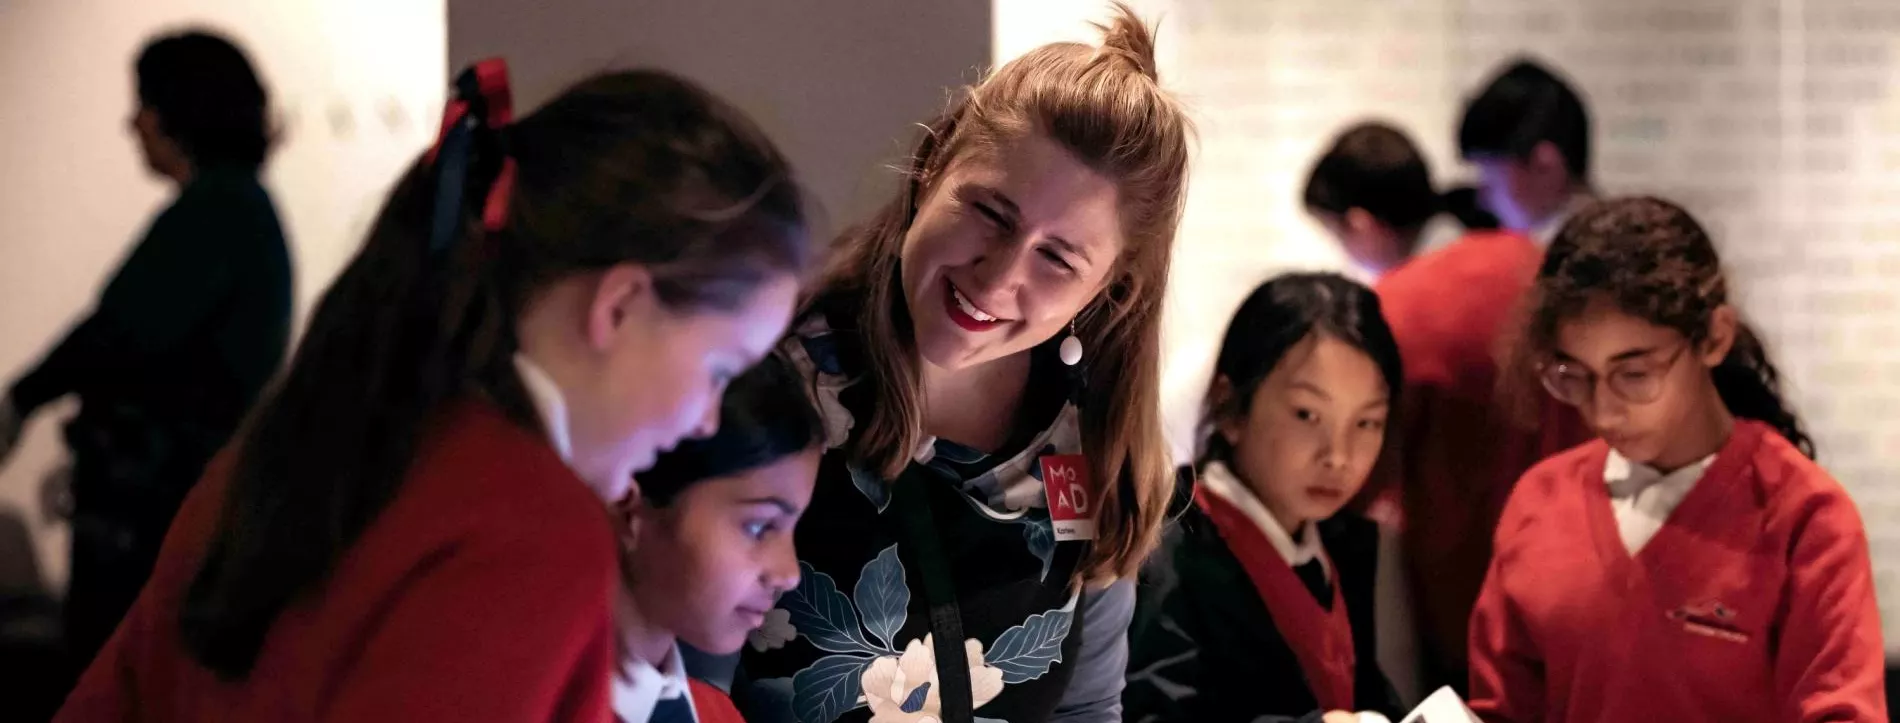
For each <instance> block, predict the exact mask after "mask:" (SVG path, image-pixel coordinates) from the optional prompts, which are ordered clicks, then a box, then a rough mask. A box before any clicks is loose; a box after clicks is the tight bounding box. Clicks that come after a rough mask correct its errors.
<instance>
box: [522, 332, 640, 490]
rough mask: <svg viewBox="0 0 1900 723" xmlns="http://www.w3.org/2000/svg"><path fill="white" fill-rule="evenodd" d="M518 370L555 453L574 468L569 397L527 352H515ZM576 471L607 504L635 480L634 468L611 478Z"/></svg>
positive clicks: (618, 472)
mask: <svg viewBox="0 0 1900 723" xmlns="http://www.w3.org/2000/svg"><path fill="white" fill-rule="evenodd" d="M514 362H515V373H516V374H517V375H518V376H520V377H521V386H522V388H524V389H526V390H527V392H528V401H529V402H531V403H533V404H534V411H535V413H536V414H537V415H539V416H540V417H541V426H542V427H543V428H544V429H545V430H546V431H547V435H548V444H550V445H553V447H554V453H555V454H558V455H560V457H561V461H562V462H566V463H567V466H568V468H569V469H574V438H573V435H572V432H571V430H570V428H569V426H568V424H569V423H568V415H567V397H566V396H565V395H563V394H562V393H561V387H560V386H559V385H557V384H555V383H554V377H552V376H549V375H548V373H547V370H545V369H542V368H541V366H540V365H539V364H536V363H534V360H532V359H529V358H528V356H527V355H526V354H516V355H515V359H514ZM574 473H575V474H576V475H579V476H580V477H581V481H582V482H585V483H587V487H588V489H591V490H593V491H594V494H595V495H598V496H599V497H600V498H601V500H602V501H604V502H606V503H608V504H616V503H619V502H620V500H621V498H623V497H625V496H626V494H627V490H628V488H629V487H631V486H632V484H633V470H631V469H628V470H620V471H616V472H614V473H612V474H610V475H609V478H608V479H604V480H599V479H588V478H587V476H586V475H584V474H581V471H580V470H579V469H574Z"/></svg>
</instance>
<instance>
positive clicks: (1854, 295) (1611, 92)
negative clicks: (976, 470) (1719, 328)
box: [996, 0, 1900, 650]
mask: <svg viewBox="0 0 1900 723" xmlns="http://www.w3.org/2000/svg"><path fill="white" fill-rule="evenodd" d="M996 5H997V20H998V23H999V28H998V30H997V37H998V38H999V42H998V48H997V52H998V56H999V57H1007V56H1008V55H1014V54H1015V53H1017V52H1021V50H1023V49H1026V48H1027V47H1029V46H1033V45H1034V44H1036V43H1038V42H1046V41H1047V40H1049V39H1056V38H1066V37H1074V35H1073V34H1074V33H1075V32H1078V31H1077V28H1079V27H1080V23H1081V21H1082V20H1083V19H1085V18H1091V17H1099V15H1100V13H1101V12H1102V10H1101V9H1100V5H1102V3H1096V2H1086V1H1083V0H1061V2H1053V3H1044V2H1037V0H996ZM1141 7H1142V9H1143V10H1144V14H1145V15H1152V14H1157V13H1158V14H1160V15H1161V16H1162V17H1163V18H1164V22H1163V27H1164V28H1165V29H1167V31H1168V32H1169V33H1171V36H1169V37H1164V38H1163V43H1164V45H1163V56H1164V62H1163V64H1162V66H1161V72H1162V79H1163V82H1164V83H1166V84H1169V85H1171V86H1172V87H1173V88H1174V89H1175V90H1176V91H1177V92H1179V93H1181V94H1182V95H1183V96H1184V97H1185V98H1186V100H1187V101H1188V103H1189V104H1190V106H1191V107H1192V108H1193V110H1194V112H1195V116H1196V121H1197V122H1198V123H1199V126H1200V130H1201V139H1200V148H1199V154H1198V156H1197V158H1196V166H1195V169H1194V175H1193V180H1192V187H1191V189H1190V199H1189V209H1188V216H1187V219H1186V220H1185V221H1184V226H1183V229H1182V236H1181V239H1180V242H1179V245H1178V246H1177V247H1176V255H1175V266H1174V278H1173V279H1172V282H1171V283H1170V288H1169V294H1170V296H1169V308H1168V311H1167V318H1166V325H1165V329H1164V334H1165V336H1166V337H1167V348H1168V349H1169V353H1170V358H1169V359H1167V360H1166V363H1165V364H1164V379H1163V392H1164V394H1165V395H1166V402H1167V404H1168V411H1169V416H1170V422H1171V424H1170V427H1171V430H1172V432H1173V433H1174V434H1175V436H1176V437H1177V442H1179V441H1181V440H1183V439H1185V438H1186V436H1187V435H1186V430H1187V428H1188V426H1189V425H1191V419H1192V415H1193V410H1194V406H1195V404H1196V402H1197V400H1198V397H1199V395H1200V394H1201V392H1202V391H1203V390H1204V389H1205V384H1206V379H1207V375H1208V369H1209V367H1210V366H1211V363H1212V362H1211V360H1212V357H1213V354H1214V353H1215V348H1214V347H1215V346H1216V345H1217V344H1218V341H1219V336H1220V334H1221V333H1222V332H1223V330H1224V328H1225V325H1226V323H1227V318H1228V316H1229V314H1231V312H1232V310H1233V309H1234V307H1235V306H1237V305H1238V303H1239V301H1240V300H1241V298H1242V297H1243V296H1244V295H1245V294H1246V293H1247V292H1248V291H1249V290H1250V289H1251V288H1252V286H1253V285H1254V284H1256V283H1257V282H1259V281H1262V280H1264V279H1266V278H1267V277H1269V276H1271V275H1272V274H1274V273H1278V272H1280V271H1285V270H1290V269H1299V268H1331V269H1339V268H1342V267H1343V259H1342V258H1341V257H1340V255H1339V252H1338V251H1337V250H1336V249H1335V248H1334V247H1333V245H1332V244H1331V243H1330V242H1328V241H1327V240H1326V239H1325V238H1323V237H1322V236H1321V232H1320V230H1319V229H1318V228H1317V227H1315V226H1314V225H1312V224H1311V223H1310V222H1309V221H1308V220H1307V219H1306V218H1304V217H1303V214H1302V213H1301V212H1300V209H1299V207H1298V193H1299V189H1300V187H1301V184H1302V183H1303V182H1304V179H1305V174H1306V173H1307V170H1308V169H1309V168H1310V164H1311V163H1312V160H1313V157H1314V155H1315V154H1317V153H1318V152H1319V151H1320V150H1321V149H1322V147H1323V144H1324V143H1325V142H1326V141H1327V140H1328V139H1329V138H1330V137H1331V136H1332V135H1333V134H1334V133H1336V132H1337V131H1338V130H1339V129H1340V128H1341V127H1343V126H1344V125H1345V124H1348V123H1350V122H1353V121H1356V120H1359V119H1363V118H1366V117H1368V116H1379V117H1383V118H1386V119H1388V120H1391V121H1393V122H1396V123H1398V124H1400V125H1401V126H1403V127H1405V128H1407V129H1408V130H1409V131H1410V132H1411V133H1412V134H1413V136H1414V138H1415V139H1416V140H1417V141H1418V142H1419V143H1420V145H1421V146H1423V148H1424V151H1425V153H1426V155H1427V156H1428V158H1429V160H1430V161H1431V163H1432V164H1433V167H1434V170H1435V172H1436V175H1437V176H1438V178H1439V180H1440V182H1441V183H1442V182H1448V181H1451V180H1453V179H1454V178H1456V177H1458V176H1460V175H1462V174H1465V173H1466V169H1464V168H1462V167H1460V166H1459V164H1458V163H1457V159H1456V149H1455V147H1454V144H1455V132H1456V125H1455V124H1456V123H1457V121H1458V117H1459V113H1460V111H1461V108H1462V102H1461V99H1462V98H1463V97H1464V96H1465V95H1467V94H1469V93H1471V92H1473V90H1474V89H1475V86H1476V85H1477V84H1478V83H1480V82H1482V81H1483V79H1484V78H1485V77H1487V76H1488V75H1489V74H1490V73H1491V72H1493V69H1494V67H1495V66H1496V65H1497V64H1499V63H1501V62H1502V61H1503V60H1505V59H1506V58H1507V57H1509V56H1512V55H1515V54H1518V53H1522V52H1531V53H1534V54H1536V55H1538V56H1541V57H1543V58H1545V59H1547V60H1548V61H1550V62H1551V63H1553V64H1554V65H1556V66H1557V67H1559V68H1561V69H1562V70H1564V71H1565V72H1567V73H1568V74H1569V75H1570V76H1572V77H1573V78H1574V79H1575V81H1576V82H1577V84H1578V85H1579V86H1580V87H1581V89H1582V91H1583V92H1584V94H1585V95H1586V96H1587V102H1588V104H1589V106H1590V108H1591V111H1592V113H1593V117H1594V121H1595V124H1596V126H1595V142H1596V144H1597V150H1596V161H1597V174H1596V175H1597V180H1598V181H1599V183H1600V185H1601V186H1603V188H1604V189H1605V190H1606V191H1608V192H1609V193H1612V194H1628V193H1655V194H1659V195H1663V196H1666V197H1669V198H1673V199H1676V200H1678V201H1680V202H1682V203H1684V204H1685V205H1686V206H1687V207H1688V208H1689V209H1690V210H1691V211H1693V212H1695V213H1696V214H1697V215H1698V216H1699V217H1700V218H1701V219H1702V220H1703V221H1704V222H1705V223H1706V224H1707V225H1708V226H1709V227H1710V228H1711V231H1712V232H1713V233H1715V234H1716V235H1717V239H1716V240H1717V243H1718V244H1719V245H1720V246H1721V250H1722V253H1723V256H1724V260H1725V261H1726V262H1727V263H1728V265H1729V270H1730V273H1731V275H1732V278H1733V280H1734V285H1735V287H1736V288H1737V289H1738V292H1739V294H1740V299H1741V305H1742V308H1743V311H1744V313H1745V314H1746V315H1747V316H1748V317H1749V318H1750V319H1751V320H1752V321H1753V322H1755V323H1756V324H1757V325H1758V326H1759V327H1760V328H1761V329H1762V330H1763V331H1764V332H1765V335H1766V336H1767V337H1768V340H1769V342H1770V344H1771V352H1772V353H1773V354H1774V355H1775V357H1776V359H1777V361H1778V362H1779V363H1780V365H1781V369H1782V371H1783V373H1784V375H1785V382H1786V383H1787V384H1788V385H1789V386H1790V387H1792V397H1793V399H1794V401H1795V404H1796V406H1797V407H1798V411H1799V412H1800V413H1801V414H1802V416H1803V417H1804V419H1805V420H1806V422H1807V423H1808V425H1809V431H1810V433H1812V434H1814V436H1815V437H1816V439H1817V441H1818V445H1819V447H1820V454H1821V460H1822V463H1823V464H1824V465H1825V466H1827V467H1828V468H1829V469H1830V470H1831V471H1832V472H1833V473H1834V474H1835V475H1836V476H1837V477H1838V478H1839V479H1840V480H1841V481H1842V483H1843V484H1845V485H1846V486H1847V488H1848V490H1849V492H1850V493H1851V494H1852V495H1853V496H1854V498H1855V500H1856V501H1857V502H1858V503H1859V505H1860V509H1861V513H1862V515H1863V517H1864V518H1865V520H1866V523H1867V528H1868V533H1869V536H1870V537H1871V540H1872V544H1873V550H1874V556H1875V568H1876V578H1877V580H1876V582H1877V584H1878V588H1879V594H1880V599H1881V601H1882V603H1883V607H1884V609H1885V614H1884V615H1883V618H1884V619H1885V620H1886V621H1887V636H1886V637H1887V640H1888V641H1889V649H1890V650H1900V526H1896V525H1894V524H1893V523H1894V522H1895V521H1897V520H1900V484H1897V483H1896V482H1895V480H1896V478H1900V415H1896V414H1895V413H1894V410H1895V409H1896V408H1900V180H1897V179H1900V175H1897V174H1896V172H1900V92H1896V90H1897V88H1896V84H1895V81H1894V80H1893V78H1895V77H1896V76H1895V71H1896V70H1897V69H1900V60H1897V58H1900V3H1895V2H1893V0H1671V1H1670V2H1667V3H1656V2H1653V1H1652V0H1589V1H1588V2H1586V1H1585V0H1273V1H1272V2H1262V1H1260V0H1152V1H1151V2H1147V3H1143V4H1142V5H1141ZM1005 25H1007V26H1005ZM1065 27H1066V29H1064V28H1065ZM1005 38H1006V39H1008V41H1007V42H1004V41H1003V39H1005ZM1170 41H1172V43H1171V44H1172V45H1173V48H1172V49H1169V44H1170Z"/></svg>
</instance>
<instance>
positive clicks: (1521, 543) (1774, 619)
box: [1471, 421, 1887, 723]
mask: <svg viewBox="0 0 1900 723" xmlns="http://www.w3.org/2000/svg"><path fill="white" fill-rule="evenodd" d="M1608 453H1609V447H1608V446H1606V445H1604V444H1603V443H1602V442H1592V443H1590V444H1589V445H1586V446H1584V447H1581V448H1578V449H1576V450H1574V451H1571V452H1566V453H1564V454H1562V455H1560V456H1557V457H1554V458H1552V459H1551V460H1549V461H1547V462H1545V463H1543V464H1540V465H1538V466H1537V468H1536V469H1533V470H1531V473H1530V474H1529V475H1526V476H1525V478H1524V481H1523V482H1521V483H1519V484H1518V486H1517V492H1516V494H1514V495H1512V496H1511V504H1510V506H1509V507H1508V508H1507V509H1506V510H1505V513H1504V520H1503V522H1502V523H1501V524H1500V525H1499V526H1498V541H1497V558H1496V559H1495V560H1494V561H1493V562H1492V566H1491V577H1490V579H1489V580H1487V581H1486V582H1485V586H1484V595H1483V597H1482V598H1480V599H1479V601H1478V608H1477V611H1476V612H1474V613H1473V614H1472V618H1471V620H1472V621H1471V628H1472V630H1471V709H1472V710H1473V711H1476V712H1477V713H1478V714H1479V715H1480V716H1482V717H1483V718H1484V719H1485V720H1486V721H1489V722H1491V723H1503V722H1506V721H1512V722H1515V721H1541V722H1544V723H1613V722H1614V723H1622V722H1623V721H1721V723H1757V722H1759V723H1821V722H1823V721H1827V722H1830V723H1835V722H1838V723H1847V722H1850V721H1851V722H1853V723H1876V722H1882V723H1884V721H1886V720H1887V702H1886V691H1885V688H1884V687H1883V686H1884V677H1885V661H1884V655H1883V651H1882V646H1881V642H1880V611H1879V609H1878V608H1877V607H1876V605H1875V604H1874V578H1873V570H1872V566H1871V564H1870V563H1869V562H1868V556H1867V535H1866V532H1865V531H1864V530H1863V529H1862V527H1861V521H1860V515H1859V514H1858V513H1857V512H1855V509H1854V503H1853V501H1852V500H1850V499H1848V497H1847V493H1846V491H1844V490H1842V489H1841V486H1840V485H1839V484H1838V483H1836V482H1835V481H1834V479H1833V478H1832V477H1830V476H1828V474H1827V472H1826V471H1824V470H1822V469H1821V468H1820V467H1819V466H1818V465H1816V464H1815V463H1814V462H1813V461H1810V460H1809V459H1808V458H1806V457H1803V456H1801V453H1800V452H1798V451H1796V450H1795V448H1794V446H1793V445H1790V444H1788V442H1787V441H1786V440H1783V439H1782V438H1781V436H1780V435H1778V434H1776V433H1775V432H1774V431H1772V430H1770V429H1769V428H1768V427H1766V426H1764V425H1762V424H1759V423H1756V422H1749V421H1738V422H1737V423H1736V425H1735V433H1734V435H1733V436H1731V437H1730V438H1729V441H1728V443H1727V444H1725V445H1724V446H1723V447H1722V451H1721V452H1720V453H1719V454H1717V456H1716V459H1715V462H1714V463H1713V464H1712V465H1710V467H1709V469H1708V471H1707V472H1706V473H1704V474H1703V476H1702V479H1701V480H1700V481H1698V482H1696V485H1695V487H1693V488H1691V489H1690V490H1689V494H1688V496H1686V497H1684V498H1683V499H1682V502H1681V504H1680V505H1679V506H1677V507H1676V509H1675V510H1674V511H1673V512H1671V513H1670V515H1669V517H1668V520H1667V522H1666V523H1665V524H1664V525H1663V527H1662V529H1661V530H1660V531H1658V532H1657V533H1656V536H1655V537H1654V538H1652V539H1650V541H1649V542H1648V543H1647V544H1645V545H1644V546H1643V547H1641V548H1639V549H1638V551H1637V554H1635V555H1633V556H1632V555H1630V554H1629V552H1628V551H1627V548H1626V547H1625V546H1624V544H1623V539H1622V537H1621V536H1620V535H1619V534H1618V533H1617V526H1616V518H1615V513H1614V512H1612V511H1611V508H1610V498H1609V492H1608V489H1607V487H1606V485H1605V484H1604V482H1603V465H1604V460H1605V458H1606V457H1607V456H1608Z"/></svg>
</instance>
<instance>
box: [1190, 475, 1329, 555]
mask: <svg viewBox="0 0 1900 723" xmlns="http://www.w3.org/2000/svg"><path fill="white" fill-rule="evenodd" d="M1200 483H1201V486H1202V487H1205V488H1206V489H1207V491H1208V492H1209V493H1211V494H1213V495H1214V496H1216V497H1219V498H1221V499H1223V500H1226V501H1227V502H1228V504H1231V505H1233V506H1234V507H1236V508H1238V509H1239V510H1240V511H1241V514H1244V515H1246V516H1247V519H1249V520H1252V521H1253V523H1254V526H1255V527H1259V528H1260V531H1261V532H1262V533H1264V534H1265V535H1266V536H1267V542H1268V543H1270V544H1272V545H1273V550H1274V552H1277V553H1279V554H1280V559H1282V560H1285V561H1286V564H1287V565H1288V566H1289V567H1299V566H1300V565H1304V564H1306V563H1308V562H1312V561H1313V560H1316V559H1317V560H1319V561H1320V567H1321V568H1323V569H1325V570H1326V574H1327V576H1328V577H1329V578H1330V577H1331V576H1332V565H1331V564H1329V563H1327V562H1326V556H1325V555H1322V554H1320V552H1321V551H1322V549H1323V546H1322V545H1321V544H1320V540H1319V525H1317V524H1315V523H1314V522H1313V521H1312V520H1307V521H1306V523H1305V524H1304V525H1303V526H1302V527H1301V528H1300V540H1299V541H1298V542H1294V541H1293V535H1291V534H1289V533H1288V532H1287V531H1286V528H1284V527H1281V526H1280V522H1279V520H1276V519H1274V517H1273V514H1272V513H1271V512H1268V511H1267V506H1266V505H1265V504H1264V503H1262V502H1261V501H1260V498H1259V497H1258V496H1256V495H1254V493H1253V491H1252V490H1250V489H1248V488H1247V486H1246V485H1245V484H1243V483H1242V482H1241V481H1240V478H1239V477H1236V476H1234V473H1233V471H1232V470H1229V469H1228V468H1227V465H1224V464H1221V463H1219V462H1210V463H1208V465H1207V467H1206V468H1205V469H1203V470H1201V480H1200Z"/></svg>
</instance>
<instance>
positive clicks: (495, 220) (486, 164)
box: [425, 58, 515, 253]
mask: <svg viewBox="0 0 1900 723" xmlns="http://www.w3.org/2000/svg"><path fill="white" fill-rule="evenodd" d="M512 122H514V93H513V92H512V91H511V90H509V87H508V63H507V62H506V61H503V60H502V59H500V58H490V59H488V60H483V61H481V62H478V63H476V64H474V65H472V66H469V67H468V69H467V70H464V71H462V74H461V75H459V76H457V77H456V79H455V89H454V95H453V97H451V98H450V99H449V103H448V106H447V107H446V108H444V109H443V111H442V130H441V132H440V133H438V134H437V135H436V140H435V146H434V147H432V148H430V149H429V154H428V156H426V157H425V158H426V161H427V162H428V163H431V164H433V165H434V167H435V209H434V216H433V221H432V225H431V227H430V229H429V251H430V252H431V253H440V252H442V251H444V250H446V249H448V248H449V246H450V245H452V244H453V243H454V242H455V239H456V237H457V236H458V234H457V230H458V227H459V226H460V225H461V220H462V201H463V199H464V197H465V194H467V193H468V192H469V191H471V190H473V191H476V192H480V193H482V197H483V200H482V227H483V228H484V229H486V230H487V231H488V232H490V233H493V232H495V231H500V230H501V227H502V225H503V224H505V223H506V222H507V221H508V199H509V196H510V195H511V194H512V193H513V192H514V185H515V161H514V159H513V158H511V157H509V155H508V149H507V147H506V145H505V144H504V143H503V138H502V134H501V130H502V129H503V128H505V127H507V126H508V124H509V123H512ZM484 184H485V185H486V186H487V188H486V190H485V191H483V190H482V186H483V185H484Z"/></svg>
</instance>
